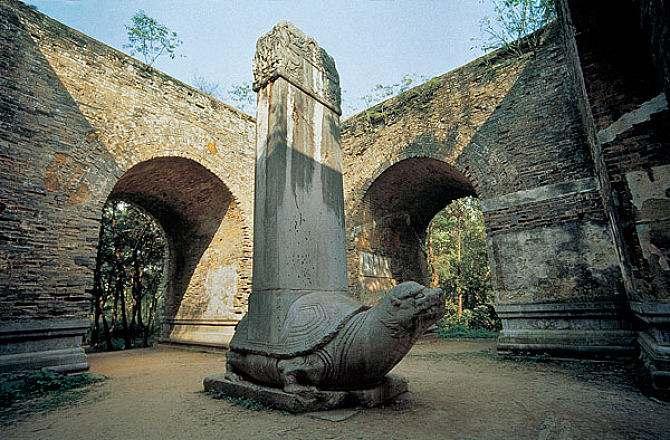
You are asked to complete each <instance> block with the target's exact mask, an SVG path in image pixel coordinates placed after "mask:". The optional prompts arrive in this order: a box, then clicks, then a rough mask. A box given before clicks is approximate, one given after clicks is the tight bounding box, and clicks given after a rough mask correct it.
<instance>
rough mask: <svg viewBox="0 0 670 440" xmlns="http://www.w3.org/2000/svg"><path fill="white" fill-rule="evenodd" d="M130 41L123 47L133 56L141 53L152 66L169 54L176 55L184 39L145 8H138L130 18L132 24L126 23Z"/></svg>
mask: <svg viewBox="0 0 670 440" xmlns="http://www.w3.org/2000/svg"><path fill="white" fill-rule="evenodd" d="M126 31H127V35H128V43H126V44H124V45H123V47H124V48H126V49H130V54H131V55H133V56H136V55H139V56H141V57H142V60H143V61H144V62H145V63H146V64H148V65H149V66H152V65H153V64H154V63H155V62H156V60H157V59H158V58H159V57H161V56H163V55H167V56H169V57H170V58H174V57H175V55H176V54H175V51H176V50H177V48H178V47H179V46H181V44H182V41H181V40H180V39H179V37H178V36H177V33H176V32H174V31H172V30H170V29H169V28H167V27H166V26H165V25H163V24H161V23H159V22H158V21H157V20H156V19H155V18H152V17H149V16H148V15H147V14H146V13H145V12H144V11H143V10H141V9H140V10H138V11H137V12H136V13H135V15H133V16H132V18H131V19H130V26H128V25H126Z"/></svg>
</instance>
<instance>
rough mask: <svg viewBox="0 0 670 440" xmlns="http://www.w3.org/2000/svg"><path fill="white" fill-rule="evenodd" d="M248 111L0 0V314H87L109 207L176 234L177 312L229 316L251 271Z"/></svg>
mask: <svg viewBox="0 0 670 440" xmlns="http://www.w3.org/2000/svg"><path fill="white" fill-rule="evenodd" d="M254 138H255V123H254V120H253V119H252V118H251V117H250V116H247V115H245V114H243V113H241V112H239V111H237V110H235V109H232V108H231V107H229V106H227V105H225V104H222V103H221V102H219V101H217V100H215V99H213V98H211V97H209V96H206V95H203V94H202V93H200V92H198V91H196V90H194V89H193V88H191V87H189V86H187V85H185V84H183V83H180V82H179V81H177V80H174V79H172V78H170V77H168V76H167V75H165V74H163V73H161V72H159V71H157V70H155V69H152V68H150V67H147V66H146V65H144V64H143V63H141V62H138V61H136V60H134V59H132V58H130V57H128V56H126V55H124V54H122V53H120V52H118V51H116V50H114V49H112V48H110V47H107V46H105V45H103V44H101V43H99V42H97V41H95V40H93V39H91V38H89V37H87V36H85V35H83V34H81V33H79V32H77V31H75V30H73V29H70V28H67V27H65V26H63V25H61V24H60V23H58V22H56V21H54V20H51V19H49V18H47V17H45V16H43V15H41V14H39V13H36V12H34V11H32V10H30V9H28V8H27V7H25V6H23V5H22V4H21V3H19V2H15V1H9V0H3V1H1V2H0V168H2V173H1V174H0V295H1V300H0V320H2V321H5V322H7V321H20V320H25V319H42V318H54V317H62V318H73V317H85V316H87V315H88V313H89V310H90V305H89V299H88V298H89V297H88V290H89V289H90V288H91V286H92V280H93V274H92V271H93V269H94V267H95V255H96V246H97V241H98V231H99V222H100V217H101V208H102V206H103V204H104V203H105V201H106V200H107V199H108V197H109V196H110V195H111V196H114V197H121V198H124V199H127V200H129V201H132V202H135V203H137V204H139V205H140V206H142V207H143V208H145V209H146V210H147V211H148V212H149V213H151V214H152V215H154V216H155V217H156V218H157V219H158V220H159V222H160V223H161V225H162V226H163V228H164V229H165V230H166V232H167V233H168V238H169V241H170V242H171V248H172V249H173V250H175V249H176V251H175V252H176V253H173V257H174V258H172V260H171V262H172V266H171V272H170V278H171V279H170V280H169V285H170V292H171V296H170V300H169V307H168V309H169V311H170V314H171V315H173V316H175V317H176V318H183V319H186V318H189V319H195V318H197V319H210V318H212V317H215V318H218V319H222V318H225V319H231V320H235V319H238V318H239V317H241V314H242V313H243V312H244V307H245V302H246V296H247V295H248V293H249V288H250V287H249V286H250V270H251V218H252V210H253V173H250V172H249V170H250V169H253V166H254Z"/></svg>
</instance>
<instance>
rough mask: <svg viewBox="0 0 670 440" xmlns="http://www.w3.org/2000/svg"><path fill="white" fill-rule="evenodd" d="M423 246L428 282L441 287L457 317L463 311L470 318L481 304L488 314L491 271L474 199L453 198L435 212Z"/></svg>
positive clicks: (479, 216) (482, 220) (480, 215)
mask: <svg viewBox="0 0 670 440" xmlns="http://www.w3.org/2000/svg"><path fill="white" fill-rule="evenodd" d="M427 248H428V249H427V254H428V259H429V265H430V268H431V271H432V276H431V284H433V285H434V286H440V287H442V288H443V289H445V291H446V292H447V294H448V297H449V300H450V303H451V304H453V305H454V308H455V313H456V315H457V318H458V319H460V318H461V317H462V316H463V315H464V314H465V312H467V314H468V315H469V316H470V317H472V316H473V313H474V311H477V310H478V308H481V307H483V309H482V312H483V311H487V312H485V314H486V313H488V314H491V312H492V307H491V304H492V303H493V299H494V298H493V291H492V288H491V271H490V269H489V261H488V254H487V250H486V249H487V248H486V229H485V226H484V216H483V213H482V210H481V208H480V206H479V201H478V199H476V198H474V197H465V198H462V199H458V200H455V201H453V202H452V203H450V204H449V205H448V206H447V207H446V208H445V209H444V210H442V211H441V212H440V213H438V214H437V215H436V216H435V218H434V219H433V221H432V222H431V224H430V226H429V229H428V234H427ZM486 326H490V325H486Z"/></svg>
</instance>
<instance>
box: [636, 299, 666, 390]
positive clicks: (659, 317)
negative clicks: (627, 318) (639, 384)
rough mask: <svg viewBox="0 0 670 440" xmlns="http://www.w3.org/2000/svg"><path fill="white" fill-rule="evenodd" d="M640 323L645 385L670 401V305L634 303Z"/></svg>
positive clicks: (641, 357) (641, 356)
mask: <svg viewBox="0 0 670 440" xmlns="http://www.w3.org/2000/svg"><path fill="white" fill-rule="evenodd" d="M631 309H632V310H633V312H634V313H635V315H636V317H637V318H638V320H639V321H640V325H641V327H642V328H641V330H640V336H639V338H638V342H639V344H640V360H641V363H642V366H643V367H644V370H645V371H644V375H645V376H646V382H647V383H646V384H645V386H648V387H649V388H650V391H651V392H652V393H654V394H656V395H658V396H659V397H662V398H665V399H670V303H668V302H644V303H642V302H631Z"/></svg>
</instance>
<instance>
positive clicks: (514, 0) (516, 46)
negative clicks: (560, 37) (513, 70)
mask: <svg viewBox="0 0 670 440" xmlns="http://www.w3.org/2000/svg"><path fill="white" fill-rule="evenodd" d="M490 1H491V2H492V3H493V10H494V15H493V17H485V18H484V19H483V20H482V21H481V22H480V27H481V30H482V32H483V34H484V35H485V36H486V40H485V41H484V43H483V44H482V46H481V49H482V50H484V51H489V50H492V49H498V48H507V49H510V50H514V51H520V50H521V49H522V46H521V45H520V43H519V39H521V38H524V37H526V36H528V35H530V34H532V33H533V32H536V31H538V30H540V29H542V28H543V27H545V26H546V25H547V24H549V23H550V22H551V21H552V20H554V19H555V18H556V5H555V2H554V0H490ZM539 42H540V40H539V38H529V39H526V40H525V41H524V44H525V45H526V46H530V47H534V46H537V45H538V44H539Z"/></svg>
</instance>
